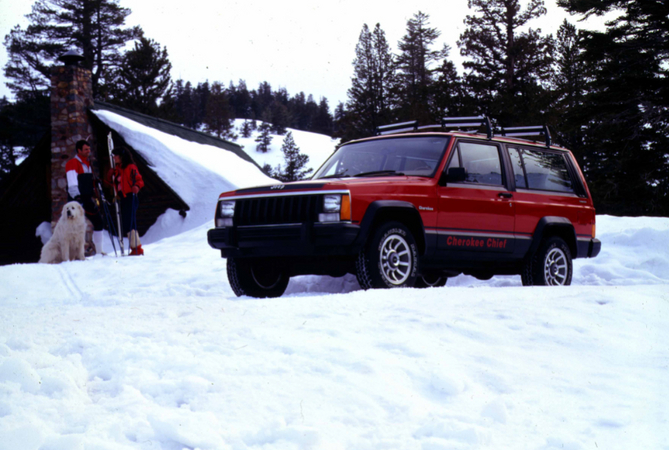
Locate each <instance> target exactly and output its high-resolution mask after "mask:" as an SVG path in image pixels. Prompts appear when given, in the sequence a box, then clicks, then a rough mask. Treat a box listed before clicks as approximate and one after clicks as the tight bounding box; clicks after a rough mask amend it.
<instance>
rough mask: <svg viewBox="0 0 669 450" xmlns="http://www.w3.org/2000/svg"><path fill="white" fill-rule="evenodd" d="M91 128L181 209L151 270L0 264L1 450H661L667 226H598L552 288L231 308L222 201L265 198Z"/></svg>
mask: <svg viewBox="0 0 669 450" xmlns="http://www.w3.org/2000/svg"><path fill="white" fill-rule="evenodd" d="M102 116H103V117H102V118H103V120H105V122H106V123H109V124H110V126H112V127H113V128H114V129H116V130H117V131H119V132H120V133H121V134H122V135H123V136H124V138H125V139H126V141H127V142H129V143H130V144H131V145H133V147H135V148H136V149H138V148H139V149H138V151H141V152H142V154H143V156H144V157H145V158H147V160H149V161H151V162H152V163H153V164H154V167H155V170H156V171H157V172H159V173H161V175H162V176H163V177H164V178H166V179H168V180H169V182H170V183H171V185H172V186H173V188H174V189H175V190H176V191H177V192H178V193H179V194H180V195H182V197H184V198H185V199H187V201H188V202H189V204H190V206H191V211H190V212H189V215H188V216H187V218H186V219H185V220H184V219H182V218H180V216H178V215H176V212H168V213H166V214H165V215H164V216H163V217H161V219H160V220H159V222H158V223H157V224H156V225H155V226H154V227H152V228H151V230H150V231H149V233H147V236H144V248H145V251H146V255H145V256H142V257H114V256H113V250H112V249H111V245H110V244H109V242H106V243H105V245H106V248H105V250H106V251H107V252H108V253H110V256H106V257H101V256H96V257H94V258H90V259H88V260H86V261H77V262H68V263H64V264H60V265H41V264H23V265H11V266H4V267H0V450H129V449H141V450H149V449H151V450H154V449H160V450H183V449H190V450H195V449H202V450H205V449H234V450H244V449H257V450H261V449H262V450H268V449H323V450H339V449H356V450H357V449H422V450H437V449H444V450H446V449H480V448H491V449H492V448H494V449H537V450H540V449H541V450H547V449H571V450H576V449H625V450H627V449H669V401H668V400H667V399H669V383H668V380H669V288H668V285H669V219H667V218H617V217H608V216H599V217H598V223H597V230H598V237H599V238H600V239H601V240H602V243H603V244H602V252H601V254H600V255H599V256H598V257H597V258H594V259H592V260H577V261H575V271H574V277H573V285H572V286H570V287H565V288H542V287H533V288H524V287H521V286H520V279H519V277H495V278H493V279H491V280H489V281H478V280H474V279H472V278H470V277H463V276H461V277H457V278H455V279H452V280H449V283H448V285H447V286H446V287H443V288H435V289H424V290H417V289H416V290H414V289H396V290H379V291H361V290H360V289H359V286H358V284H357V282H356V280H355V277H352V276H346V277H343V278H337V279H333V278H329V277H316V276H308V277H298V278H295V279H293V280H291V283H290V285H289V287H288V290H287V292H286V295H285V296H283V297H281V298H279V299H273V300H258V299H252V298H237V297H235V295H234V294H233V293H232V290H231V289H230V286H229V285H228V283H227V278H226V266H225V260H223V259H221V258H220V256H219V253H218V252H217V251H215V250H213V249H211V248H210V247H209V246H208V245H207V240H206V232H207V230H208V229H209V228H211V227H212V226H213V223H212V220H211V219H212V217H211V215H213V210H214V205H215V203H216V198H217V196H218V193H219V192H220V191H223V190H225V189H230V188H233V187H239V186H242V185H250V184H254V183H266V182H272V181H271V180H269V179H267V178H266V177H264V176H262V175H261V174H260V173H259V171H258V170H257V169H256V168H255V167H254V166H253V165H251V164H248V163H244V164H240V163H239V162H238V161H236V160H234V159H230V158H229V157H228V155H226V154H225V153H220V150H218V152H219V153H220V154H219V153H216V151H212V149H210V148H201V147H206V146H200V147H198V146H197V145H190V144H188V143H185V142H182V141H180V140H178V139H176V138H175V139H172V138H171V137H168V136H163V135H161V134H159V133H157V132H156V133H154V132H150V131H148V130H144V129H142V127H141V126H140V125H138V124H134V123H129V122H126V121H123V120H122V119H121V118H119V117H118V116H114V115H111V113H109V114H106V115H105V114H102ZM295 137H296V141H297V142H298V146H301V148H302V147H305V149H306V147H309V148H311V146H309V145H306V141H303V142H300V141H299V140H298V134H297V133H296V135H295ZM328 139H329V138H328ZM305 149H303V150H305ZM328 151H331V149H329V150H328ZM212 152H213V153H212ZM180 171H184V173H186V174H187V175H188V176H180V173H181V172H180ZM140 207H141V206H140Z"/></svg>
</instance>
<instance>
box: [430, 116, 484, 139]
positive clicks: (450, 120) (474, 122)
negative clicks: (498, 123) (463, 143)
mask: <svg viewBox="0 0 669 450" xmlns="http://www.w3.org/2000/svg"><path fill="white" fill-rule="evenodd" d="M441 127H442V128H445V129H459V130H461V129H463V128H480V127H485V132H486V134H487V135H488V139H492V135H493V133H492V125H491V124H490V119H489V118H488V117H487V116H470V117H444V118H443V119H441Z"/></svg>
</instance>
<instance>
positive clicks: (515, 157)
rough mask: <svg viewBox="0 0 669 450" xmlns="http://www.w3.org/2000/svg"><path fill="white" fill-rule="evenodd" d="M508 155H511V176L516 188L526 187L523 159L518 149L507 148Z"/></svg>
mask: <svg viewBox="0 0 669 450" xmlns="http://www.w3.org/2000/svg"><path fill="white" fill-rule="evenodd" d="M509 156H510V157H511V165H512V166H513V176H514V178H515V179H516V187H517V188H521V189H522V188H527V180H526V179H525V170H524V169H523V160H522V159H521V157H520V150H518V149H517V148H509Z"/></svg>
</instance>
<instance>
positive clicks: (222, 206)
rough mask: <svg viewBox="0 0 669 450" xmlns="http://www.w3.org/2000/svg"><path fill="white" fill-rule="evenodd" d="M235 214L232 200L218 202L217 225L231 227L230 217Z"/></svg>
mask: <svg viewBox="0 0 669 450" xmlns="http://www.w3.org/2000/svg"><path fill="white" fill-rule="evenodd" d="M234 216H235V202H234V200H228V201H221V202H218V217H216V226H217V227H231V226H232V218H233V217H234Z"/></svg>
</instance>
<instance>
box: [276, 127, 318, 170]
mask: <svg viewBox="0 0 669 450" xmlns="http://www.w3.org/2000/svg"><path fill="white" fill-rule="evenodd" d="M281 151H282V152H283V158H284V161H285V163H286V164H285V166H284V167H283V168H281V166H280V165H279V166H278V167H277V168H276V170H275V171H274V177H275V178H278V179H279V180H281V181H283V182H286V181H297V180H302V179H304V178H305V177H306V176H307V175H308V174H309V173H311V171H312V169H304V166H306V164H307V163H308V162H309V156H307V155H305V154H302V153H300V149H299V147H298V146H297V145H295V140H294V139H293V133H292V132H290V131H289V132H288V133H287V134H286V137H285V138H284V139H283V145H282V146H281Z"/></svg>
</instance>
